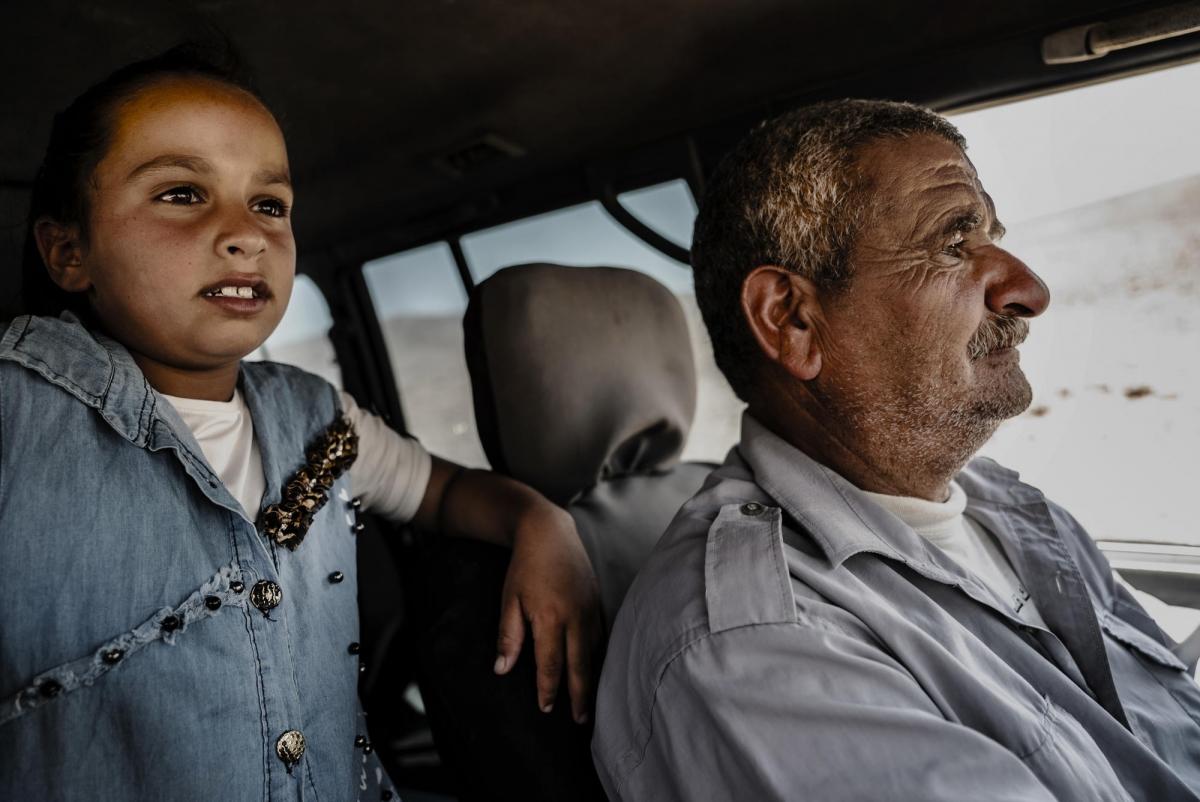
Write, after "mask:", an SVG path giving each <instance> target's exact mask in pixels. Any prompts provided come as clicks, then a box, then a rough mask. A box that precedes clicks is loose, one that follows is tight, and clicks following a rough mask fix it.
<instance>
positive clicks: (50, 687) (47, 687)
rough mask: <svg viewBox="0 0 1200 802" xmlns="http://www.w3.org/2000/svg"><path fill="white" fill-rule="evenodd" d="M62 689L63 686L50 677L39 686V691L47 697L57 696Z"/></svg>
mask: <svg viewBox="0 0 1200 802" xmlns="http://www.w3.org/2000/svg"><path fill="white" fill-rule="evenodd" d="M62 691H63V686H62V685H59V684H58V682H57V681H55V680H52V679H48V680H46V681H45V682H43V683H42V684H41V685H39V686H38V693H40V694H41V695H42V696H44V697H45V698H47V699H53V698H54V697H55V696H58V695H59V694H60V693H62Z"/></svg>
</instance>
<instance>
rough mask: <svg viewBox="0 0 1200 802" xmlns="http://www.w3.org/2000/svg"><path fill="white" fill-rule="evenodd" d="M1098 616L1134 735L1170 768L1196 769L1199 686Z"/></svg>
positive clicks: (1126, 627)
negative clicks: (1169, 765) (1183, 766)
mask: <svg viewBox="0 0 1200 802" xmlns="http://www.w3.org/2000/svg"><path fill="white" fill-rule="evenodd" d="M1097 614H1098V617H1099V619H1100V626H1101V628H1102V629H1103V630H1104V636H1105V641H1106V643H1105V646H1106V647H1107V650H1108V658H1109V666H1110V667H1111V668H1112V672H1113V680H1114V682H1115V683H1116V685H1117V694H1118V695H1119V696H1120V698H1121V705H1122V707H1124V708H1125V712H1126V713H1127V714H1128V718H1129V723H1130V725H1131V726H1132V727H1133V731H1134V734H1135V735H1137V737H1138V739H1139V740H1141V741H1142V742H1143V743H1145V744H1147V745H1148V746H1150V747H1151V748H1152V749H1153V750H1154V751H1155V752H1156V753H1158V755H1159V757H1161V758H1163V759H1164V760H1166V761H1167V762H1168V763H1170V764H1171V765H1172V766H1181V765H1188V766H1196V767H1200V686H1198V685H1197V684H1196V682H1195V680H1194V679H1193V678H1192V675H1191V672H1190V671H1189V670H1188V668H1187V666H1186V665H1184V663H1183V661H1181V660H1180V659H1179V658H1178V657H1176V656H1175V655H1174V653H1173V652H1172V651H1171V650H1170V649H1168V648H1167V647H1166V646H1164V645H1163V644H1162V643H1160V642H1158V641H1157V640H1155V639H1154V638H1152V637H1150V636H1149V635H1147V634H1146V633H1145V632H1142V631H1141V630H1140V629H1138V628H1137V627H1135V626H1133V625H1132V624H1130V623H1129V622H1127V621H1124V620H1123V619H1121V618H1118V617H1117V616H1115V615H1113V614H1112V613H1111V612H1108V611H1107V610H1099V611H1097ZM1151 680H1152V681H1151Z"/></svg>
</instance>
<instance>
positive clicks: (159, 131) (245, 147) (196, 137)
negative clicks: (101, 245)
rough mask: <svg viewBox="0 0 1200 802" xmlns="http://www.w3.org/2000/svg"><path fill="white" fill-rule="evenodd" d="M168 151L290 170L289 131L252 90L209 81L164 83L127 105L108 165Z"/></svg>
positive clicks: (117, 125)
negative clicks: (286, 139) (265, 163)
mask: <svg viewBox="0 0 1200 802" xmlns="http://www.w3.org/2000/svg"><path fill="white" fill-rule="evenodd" d="M164 149H165V151H167V152H195V153H196V155H207V156H210V157H220V156H222V155H227V156H236V157H237V158H238V159H239V160H242V159H248V160H258V161H264V160H265V161H271V162H275V163H276V166H279V167H284V168H286V166H287V147H286V145H285V143H284V140H283V133H282V132H281V131H280V130H279V125H278V123H276V122H275V118H274V117H272V116H271V113H270V112H269V111H267V110H266V108H264V107H263V105H262V104H261V103H260V102H259V101H258V100H257V99H256V98H255V97H254V96H253V95H251V94H249V93H248V92H245V91H243V90H241V89H239V88H237V87H234V86H230V85H227V84H224V83H221V82H219V81H215V80H211V79H207V78H191V77H180V78H170V79H166V80H163V81H159V82H157V83H155V84H152V85H151V86H148V87H145V88H144V89H142V90H141V91H139V92H138V93H137V94H136V95H134V96H133V97H131V98H129V99H128V100H126V101H125V102H124V103H122V104H121V105H120V106H119V107H118V108H117V110H116V115H115V119H114V120H113V137H112V141H111V144H110V146H109V148H108V152H107V153H106V154H105V157H104V159H103V160H102V161H104V162H124V161H129V160H137V159H139V158H143V157H145V156H146V154H147V153H151V152H157V151H164Z"/></svg>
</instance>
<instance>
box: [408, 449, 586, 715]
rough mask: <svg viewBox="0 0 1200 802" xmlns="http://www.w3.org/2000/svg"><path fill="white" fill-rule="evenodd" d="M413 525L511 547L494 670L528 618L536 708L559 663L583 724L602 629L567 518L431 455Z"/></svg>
mask: <svg viewBox="0 0 1200 802" xmlns="http://www.w3.org/2000/svg"><path fill="white" fill-rule="evenodd" d="M412 522H413V524H414V525H415V526H416V527H417V528H419V529H424V530H427V531H436V532H440V533H441V534H444V535H450V536H452V537H470V538H475V539H476V540H486V541H488V542H491V543H497V544H500V545H504V546H508V547H510V548H511V549H512V550H513V556H512V562H510V563H509V568H508V576H507V577H506V578H505V581H504V592H503V595H502V598H501V607H500V633H499V637H498V639H497V642H496V652H497V654H496V665H495V671H496V673H497V674H505V673H507V672H508V671H509V669H511V668H512V666H513V665H514V664H515V663H516V661H517V656H518V655H519V654H520V653H521V644H522V642H523V641H524V639H525V622H526V621H528V622H529V625H530V629H531V634H532V635H533V643H534V656H535V659H536V662H537V688H538V705H539V706H540V707H541V709H542V711H543V712H547V713H548V712H550V710H551V708H552V707H553V705H554V698H555V696H556V695H557V693H558V685H559V678H560V676H561V675H562V670H563V667H564V666H565V667H566V670H567V688H568V690H569V692H570V696H571V711H572V715H573V716H574V718H575V720H576V721H577V722H580V723H583V722H584V721H586V720H587V717H588V710H589V707H590V705H591V699H592V698H593V693H594V690H595V676H596V672H595V671H594V668H595V660H596V659H597V658H598V656H599V645H600V640H601V637H602V632H603V628H602V623H601V621H602V616H601V613H600V592H599V588H598V586H597V583H596V577H595V574H594V573H593V572H592V565H591V562H590V561H589V560H588V556H587V552H586V551H584V548H583V543H582V542H581V541H580V539H579V535H578V533H577V532H576V531H575V523H574V521H573V520H572V519H571V516H570V515H568V514H567V512H566V511H565V510H563V509H562V508H561V507H558V506H556V505H554V504H552V503H550V502H549V501H548V500H547V499H546V498H545V497H543V496H542V495H541V494H539V493H538V492H537V491H535V490H533V489H532V488H530V487H528V486H526V485H523V484H521V483H520V482H517V481H515V480H513V479H509V478H508V477H505V476H501V475H499V474H496V473H492V472H490V471H482V470H473V469H467V468H463V467H462V466H460V465H455V464H454V463H452V462H447V461H445V460H442V459H439V458H437V457H434V458H433V467H432V470H431V473H430V477H429V483H428V484H427V485H426V489H425V495H424V497H423V498H422V499H421V503H420V506H419V507H418V508H417V512H416V515H415V516H414V517H413V520H412Z"/></svg>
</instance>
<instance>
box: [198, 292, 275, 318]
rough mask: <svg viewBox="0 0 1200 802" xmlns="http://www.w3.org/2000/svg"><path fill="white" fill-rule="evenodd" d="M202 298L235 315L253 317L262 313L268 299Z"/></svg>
mask: <svg viewBox="0 0 1200 802" xmlns="http://www.w3.org/2000/svg"><path fill="white" fill-rule="evenodd" d="M200 297H202V298H203V299H204V300H205V301H208V302H209V303H212V304H216V305H217V306H219V307H220V308H221V309H222V310H224V311H226V312H229V313H231V314H234V315H253V314H256V313H258V312H261V311H262V310H263V307H265V306H266V305H267V299H266V298H236V297H234V296H231V295H202V296H200Z"/></svg>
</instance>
